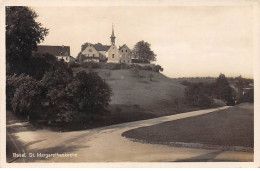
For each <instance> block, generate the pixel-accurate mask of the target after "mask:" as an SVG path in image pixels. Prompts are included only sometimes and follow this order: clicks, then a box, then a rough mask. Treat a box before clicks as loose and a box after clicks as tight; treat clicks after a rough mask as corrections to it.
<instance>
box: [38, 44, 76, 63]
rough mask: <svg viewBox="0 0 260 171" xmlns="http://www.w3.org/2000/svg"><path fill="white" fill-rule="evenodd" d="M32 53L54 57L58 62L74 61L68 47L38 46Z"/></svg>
mask: <svg viewBox="0 0 260 171" xmlns="http://www.w3.org/2000/svg"><path fill="white" fill-rule="evenodd" d="M33 53H39V54H46V53H49V54H52V55H54V56H56V58H57V59H58V60H62V59H63V60H64V61H65V62H72V61H75V58H73V57H72V56H70V46H63V45H62V46H49V45H38V46H37V51H34V52H33Z"/></svg>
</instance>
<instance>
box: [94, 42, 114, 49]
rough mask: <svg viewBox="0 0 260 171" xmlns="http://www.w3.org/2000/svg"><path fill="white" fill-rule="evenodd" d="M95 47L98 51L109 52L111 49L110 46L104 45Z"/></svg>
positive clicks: (98, 44)
mask: <svg viewBox="0 0 260 171" xmlns="http://www.w3.org/2000/svg"><path fill="white" fill-rule="evenodd" d="M93 46H94V48H95V49H96V50H97V51H107V50H108V49H109V47H110V46H108V45H102V44H101V43H97V44H94V45H93Z"/></svg>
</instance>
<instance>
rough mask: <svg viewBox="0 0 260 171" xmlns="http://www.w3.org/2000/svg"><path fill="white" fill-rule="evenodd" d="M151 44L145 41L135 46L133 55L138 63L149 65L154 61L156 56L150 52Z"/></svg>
mask: <svg viewBox="0 0 260 171" xmlns="http://www.w3.org/2000/svg"><path fill="white" fill-rule="evenodd" d="M150 47H151V44H150V43H148V42H145V41H143V40H142V41H139V42H137V43H136V44H135V46H134V49H133V55H134V57H135V58H137V59H139V60H140V62H143V63H150V62H152V61H156V54H154V52H153V51H152V50H151V48H150Z"/></svg>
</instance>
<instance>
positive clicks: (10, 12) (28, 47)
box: [6, 6, 48, 74]
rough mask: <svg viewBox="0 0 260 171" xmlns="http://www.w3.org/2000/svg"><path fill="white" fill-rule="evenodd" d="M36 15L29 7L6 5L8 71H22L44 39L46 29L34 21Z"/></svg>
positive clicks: (46, 32)
mask: <svg viewBox="0 0 260 171" xmlns="http://www.w3.org/2000/svg"><path fill="white" fill-rule="evenodd" d="M37 17H38V15H37V14H36V12H34V11H33V10H32V9H30V8H29V7H23V6H12V7H6V61H7V66H8V67H9V70H8V71H7V72H8V73H18V74H20V73H23V72H24V69H25V68H26V67H27V66H26V64H27V62H28V60H30V58H31V56H32V51H33V50H36V49H37V44H38V43H40V42H41V41H43V40H44V37H45V36H46V35H47V34H48V29H46V28H44V27H42V24H41V23H39V22H36V21H35V19H36V18H37Z"/></svg>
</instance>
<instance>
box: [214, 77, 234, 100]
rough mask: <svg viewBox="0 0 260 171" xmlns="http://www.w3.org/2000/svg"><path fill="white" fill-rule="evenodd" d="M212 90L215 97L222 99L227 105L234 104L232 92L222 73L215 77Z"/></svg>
mask: <svg viewBox="0 0 260 171" xmlns="http://www.w3.org/2000/svg"><path fill="white" fill-rule="evenodd" d="M214 92H215V95H216V98H218V99H222V100H224V101H225V102H226V103H227V105H234V104H235V100H234V99H235V98H234V92H233V90H232V88H231V87H230V85H229V83H228V79H227V78H226V76H225V75H224V74H220V75H219V77H218V78H217V79H216V82H215V85H214Z"/></svg>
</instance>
